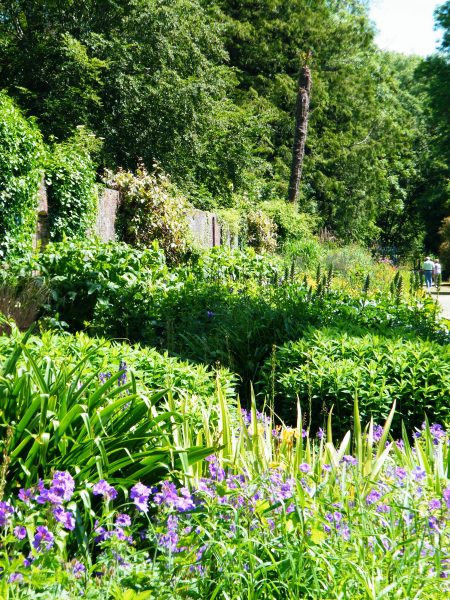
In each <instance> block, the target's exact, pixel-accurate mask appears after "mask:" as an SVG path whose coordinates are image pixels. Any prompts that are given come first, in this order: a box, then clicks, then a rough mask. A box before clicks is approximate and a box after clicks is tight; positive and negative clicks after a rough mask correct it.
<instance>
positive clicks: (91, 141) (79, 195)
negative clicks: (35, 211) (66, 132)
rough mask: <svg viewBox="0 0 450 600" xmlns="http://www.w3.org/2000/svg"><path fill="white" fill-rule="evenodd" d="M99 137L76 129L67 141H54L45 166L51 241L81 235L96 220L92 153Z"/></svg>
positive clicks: (82, 129)
mask: <svg viewBox="0 0 450 600" xmlns="http://www.w3.org/2000/svg"><path fill="white" fill-rule="evenodd" d="M97 147H98V140H95V138H94V136H93V135H91V134H89V133H88V132H86V131H85V130H84V128H82V127H81V128H78V129H77V131H76V133H75V134H74V135H73V136H72V137H71V138H69V139H68V140H66V141H64V142H61V143H60V144H55V145H54V146H53V147H52V149H51V152H50V153H49V158H48V160H47V165H46V178H45V180H46V183H47V186H48V188H47V190H48V200H49V225H50V237H51V239H52V240H55V241H60V240H62V239H63V237H64V236H67V237H69V238H74V237H75V238H83V237H85V236H86V234H87V233H88V231H89V230H92V227H93V225H94V223H95V218H96V215H97V202H98V186H97V184H96V170H95V165H94V163H93V160H92V157H91V152H93V151H95V150H96V149H97Z"/></svg>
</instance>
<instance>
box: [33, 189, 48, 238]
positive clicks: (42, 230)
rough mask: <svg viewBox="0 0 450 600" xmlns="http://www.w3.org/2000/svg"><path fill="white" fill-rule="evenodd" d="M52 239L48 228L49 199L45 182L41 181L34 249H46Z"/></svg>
mask: <svg viewBox="0 0 450 600" xmlns="http://www.w3.org/2000/svg"><path fill="white" fill-rule="evenodd" d="M49 239H50V232H49V227H48V199H47V188H46V187H45V183H44V180H42V181H41V184H40V186H39V192H38V206H37V211H36V233H35V235H34V237H33V248H38V247H39V248H45V246H46V245H47V244H48V241H49Z"/></svg>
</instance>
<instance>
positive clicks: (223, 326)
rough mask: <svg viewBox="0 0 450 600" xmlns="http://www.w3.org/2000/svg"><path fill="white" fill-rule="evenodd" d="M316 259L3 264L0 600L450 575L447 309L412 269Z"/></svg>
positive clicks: (399, 589)
mask: <svg viewBox="0 0 450 600" xmlns="http://www.w3.org/2000/svg"><path fill="white" fill-rule="evenodd" d="M336 252H347V251H346V250H345V249H344V250H339V249H336V248H333V257H334V259H335V261H336V264H337V265H339V262H338V261H337V260H336ZM327 256H328V255H327ZM321 261H322V262H320V261H319V263H318V266H317V267H316V268H310V269H306V270H303V271H301V270H300V268H299V267H298V264H299V262H298V261H297V262H296V261H293V260H292V257H288V258H286V257H283V256H280V255H279V256H276V255H273V256H270V255H267V254H266V255H261V254H257V253H256V252H255V251H254V250H252V249H251V248H250V249H247V250H227V249H225V248H222V249H212V250H210V251H206V252H203V253H202V254H201V255H200V256H198V255H194V256H192V257H191V258H190V259H189V260H188V262H185V261H183V262H181V263H179V264H177V265H172V266H169V265H168V264H167V263H166V260H165V256H164V252H163V251H162V250H161V249H159V248H158V247H157V246H156V245H154V246H153V247H152V248H150V249H143V250H139V249H136V248H133V247H131V246H127V245H126V244H123V243H122V244H119V243H113V244H102V243H99V242H95V241H87V240H82V241H73V242H70V241H69V240H66V241H65V242H63V243H61V242H56V243H52V244H49V245H48V246H47V247H46V249H45V250H44V251H43V252H42V253H40V254H35V255H34V256H33V257H30V256H28V258H27V260H26V261H24V260H23V259H21V258H18V259H17V260H13V261H10V263H9V268H8V271H7V272H5V274H4V281H3V285H2V293H3V298H5V297H6V296H7V290H9V297H10V298H11V296H12V295H13V291H14V293H15V294H16V296H15V298H16V307H17V306H19V308H22V309H23V310H24V314H25V315H26V316H27V315H28V314H29V311H30V309H29V307H28V306H27V303H28V304H30V303H31V304H33V303H34V309H33V310H35V311H37V313H36V314H37V315H38V328H36V326H34V327H31V328H28V330H27V331H24V330H23V328H22V331H21V330H20V329H19V328H18V326H17V325H16V324H14V322H13V321H12V320H11V319H6V318H4V319H3V322H2V328H3V336H2V337H0V356H1V357H2V370H1V376H0V393H1V397H2V412H1V420H2V456H3V459H2V467H1V473H0V476H1V482H0V489H1V494H2V499H1V505H0V508H1V526H2V555H1V557H2V558H1V566H2V573H3V576H2V579H1V585H2V596H3V597H5V598H6V597H8V598H27V597H30V598H31V597H42V598H53V597H55V598H56V597H60V598H66V597H67V598H73V597H75V596H78V595H83V597H86V598H107V597H108V598H156V597H159V598H167V599H175V598H236V599H237V598H244V597H245V598H255V599H256V598H299V597H301V598H350V597H351V598H374V599H375V598H377V599H378V598H382V597H386V598H413V597H423V598H433V597H435V596H436V594H438V593H443V592H445V591H446V590H447V588H446V587H445V586H446V579H447V576H449V575H450V563H449V561H450V555H449V552H448V549H449V535H450V527H449V525H448V521H449V517H450V455H449V450H448V447H449V445H448V433H447V430H446V427H445V425H446V423H448V420H449V416H450V407H449V405H448V397H449V392H450V379H449V370H448V364H449V347H450V346H449V339H450V333H449V329H448V322H447V323H446V322H445V321H443V320H442V319H441V318H440V316H439V308H438V305H437V303H436V302H435V301H434V300H433V299H430V297H429V296H428V295H427V294H426V293H424V292H423V291H422V287H421V285H420V279H419V278H418V276H417V275H416V274H414V273H413V272H411V273H408V272H407V271H406V270H397V269H395V268H394V267H392V266H391V265H390V264H387V263H385V262H378V261H376V260H371V261H366V262H365V263H364V264H359V265H358V264H357V263H358V261H359V262H360V263H361V257H360V256H356V257H355V259H354V263H353V264H352V265H351V268H350V269H347V271H346V270H343V269H340V270H337V269H335V268H334V267H331V266H328V267H327V258H326V256H325V257H324V258H322V259H321ZM345 264H346V265H348V260H346V261H345ZM359 269H360V270H359ZM11 290H13V291H11ZM24 294H25V295H24ZM17 310H18V313H17V314H20V310H19V309H17ZM16 316H17V315H16Z"/></svg>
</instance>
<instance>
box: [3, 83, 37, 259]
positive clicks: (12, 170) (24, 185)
mask: <svg viewBox="0 0 450 600" xmlns="http://www.w3.org/2000/svg"><path fill="white" fill-rule="evenodd" d="M44 156H45V148H44V144H43V141H42V136H41V134H40V132H39V129H38V128H37V126H36V125H35V123H34V121H33V120H32V119H26V118H25V117H24V116H23V114H22V113H21V111H20V110H19V108H17V106H16V105H15V104H14V102H13V101H12V100H11V98H9V97H8V96H7V94H5V93H4V92H0V259H3V258H6V256H11V255H14V254H24V253H25V252H26V251H28V250H30V249H31V246H32V240H33V233H34V231H35V227H36V207H37V202H38V190H39V183H40V180H41V177H42V169H43V163H44Z"/></svg>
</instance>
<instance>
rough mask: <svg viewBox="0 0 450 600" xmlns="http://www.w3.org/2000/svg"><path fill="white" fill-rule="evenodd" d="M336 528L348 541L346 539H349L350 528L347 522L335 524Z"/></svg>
mask: <svg viewBox="0 0 450 600" xmlns="http://www.w3.org/2000/svg"><path fill="white" fill-rule="evenodd" d="M336 529H337V531H338V532H339V534H340V535H341V536H342V538H343V539H344V540H345V541H346V542H348V540H349V539H350V528H349V526H348V525H347V524H342V525H341V524H338V525H336Z"/></svg>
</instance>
